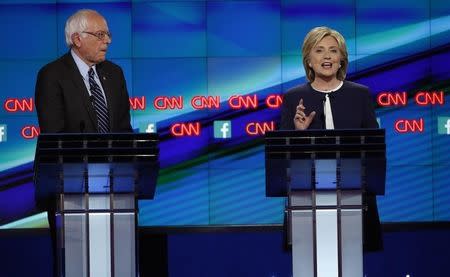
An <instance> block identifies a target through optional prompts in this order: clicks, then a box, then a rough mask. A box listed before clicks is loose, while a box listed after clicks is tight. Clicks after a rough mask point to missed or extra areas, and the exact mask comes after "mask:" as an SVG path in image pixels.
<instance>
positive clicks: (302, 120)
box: [294, 99, 316, 130]
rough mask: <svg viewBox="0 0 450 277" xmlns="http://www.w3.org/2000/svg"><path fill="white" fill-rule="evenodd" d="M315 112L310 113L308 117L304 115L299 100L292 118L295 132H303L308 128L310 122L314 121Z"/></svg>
mask: <svg viewBox="0 0 450 277" xmlns="http://www.w3.org/2000/svg"><path fill="white" fill-rule="evenodd" d="M315 115H316V112H315V111H313V112H311V113H310V114H309V115H308V116H307V115H306V114H305V106H303V99H300V102H299V103H298V106H297V111H296V112H295V116H294V125H295V130H305V129H307V128H308V127H309V125H310V124H311V122H312V121H313V119H314V116H315Z"/></svg>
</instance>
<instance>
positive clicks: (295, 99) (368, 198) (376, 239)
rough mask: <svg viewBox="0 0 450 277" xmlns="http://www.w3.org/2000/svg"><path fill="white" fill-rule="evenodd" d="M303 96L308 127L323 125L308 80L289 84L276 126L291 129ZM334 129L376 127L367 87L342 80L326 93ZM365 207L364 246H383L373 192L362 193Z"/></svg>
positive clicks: (318, 97)
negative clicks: (311, 119)
mask: <svg viewBox="0 0 450 277" xmlns="http://www.w3.org/2000/svg"><path fill="white" fill-rule="evenodd" d="M300 99H303V105H304V106H305V114H306V115H309V113H311V112H312V111H315V112H316V115H315V117H314V119H313V121H312V122H311V125H310V126H309V128H308V129H325V118H324V113H323V105H324V101H325V96H324V94H323V93H322V92H318V91H315V90H314V89H313V88H312V87H311V85H310V84H309V83H307V84H304V85H301V86H298V87H295V88H292V89H291V90H289V91H288V92H286V94H285V95H284V97H283V105H282V107H281V122H280V129H282V130H294V129H295V125H294V116H295V112H296V109H297V106H298V104H299V102H300ZM330 104H331V110H332V113H333V123H334V128H335V129H359V128H378V122H377V120H376V117H375V111H374V108H373V104H372V100H371V97H370V91H369V88H368V87H366V86H363V85H360V84H356V83H353V82H349V81H344V84H343V85H342V87H341V88H340V89H339V90H337V91H335V92H331V94H330ZM365 202H366V205H367V209H366V210H364V218H363V220H364V232H363V235H364V250H365V251H376V250H381V249H382V248H383V241H382V233H381V225H380V219H379V216H378V208H377V202H376V198H375V196H374V195H370V194H368V195H365Z"/></svg>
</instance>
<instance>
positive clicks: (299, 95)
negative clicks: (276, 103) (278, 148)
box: [280, 81, 378, 130]
mask: <svg viewBox="0 0 450 277" xmlns="http://www.w3.org/2000/svg"><path fill="white" fill-rule="evenodd" d="M300 99H303V105H304V106H305V113H306V115H309V114H310V113H311V112H312V111H315V112H316V115H315V117H314V119H313V121H312V122H311V125H310V126H309V128H308V129H325V127H324V124H325V118H324V114H323V103H324V102H323V101H325V95H324V93H322V92H318V91H315V90H314V89H313V88H312V87H311V85H310V84H309V83H307V84H304V85H301V86H298V87H295V88H293V89H291V90H289V91H288V92H287V93H286V94H285V95H284V97H283V105H282V107H281V122H280V129H282V130H294V129H295V126H294V116H295V112H296V108H297V106H298V103H299V101H300ZM330 104H331V109H332V112H333V123H334V128H335V129H358V128H378V122H377V120H376V117H375V112H374V108H373V104H372V99H371V97H370V91H369V88H368V87H366V86H363V85H360V84H356V83H353V82H349V81H344V84H343V85H342V87H341V88H340V89H339V90H337V91H335V92H331V93H330Z"/></svg>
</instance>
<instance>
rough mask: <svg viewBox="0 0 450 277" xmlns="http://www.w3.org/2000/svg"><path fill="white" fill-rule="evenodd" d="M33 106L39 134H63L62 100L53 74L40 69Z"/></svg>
mask: <svg viewBox="0 0 450 277" xmlns="http://www.w3.org/2000/svg"><path fill="white" fill-rule="evenodd" d="M35 105H36V111H37V116H38V121H39V128H40V132H41V133H58V132H64V126H65V122H64V121H65V118H64V99H63V94H62V89H61V87H60V85H59V83H58V81H57V78H56V76H55V74H54V73H52V72H51V71H49V70H48V69H46V68H42V69H41V70H40V71H39V73H38V76H37V80H36V86H35Z"/></svg>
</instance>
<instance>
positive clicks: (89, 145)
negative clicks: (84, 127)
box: [35, 133, 159, 163]
mask: <svg viewBox="0 0 450 277" xmlns="http://www.w3.org/2000/svg"><path fill="white" fill-rule="evenodd" d="M158 155H159V148H158V135H157V134H149V133H137V134H135V133H108V134H98V133H81V134H73V133H72V134H41V135H39V137H38V141H37V145H36V157H35V159H36V160H37V161H39V162H47V163H52V162H58V161H59V163H61V162H62V161H61V159H64V160H63V161H64V163H67V162H89V163H92V162H114V161H116V162H129V161H146V160H147V161H156V160H157V157H158Z"/></svg>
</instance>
